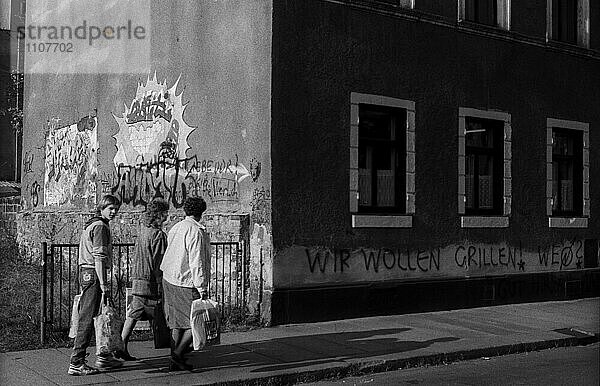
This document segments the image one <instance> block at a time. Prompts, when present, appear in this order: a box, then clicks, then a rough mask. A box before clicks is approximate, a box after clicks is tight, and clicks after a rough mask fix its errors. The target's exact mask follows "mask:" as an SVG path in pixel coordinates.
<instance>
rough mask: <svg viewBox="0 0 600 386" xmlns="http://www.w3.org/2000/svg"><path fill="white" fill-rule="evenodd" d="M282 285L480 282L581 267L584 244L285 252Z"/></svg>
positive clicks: (279, 269) (280, 275)
mask: <svg viewBox="0 0 600 386" xmlns="http://www.w3.org/2000/svg"><path fill="white" fill-rule="evenodd" d="M277 258H278V259H279V260H280V262H281V264H279V265H278V267H277V268H276V269H277V273H276V274H275V276H276V278H277V279H278V280H280V283H284V284H285V285H298V286H302V285H304V284H307V283H308V284H316V283H325V282H353V281H381V280H398V279H414V278H431V277H433V278H435V277H446V278H460V277H481V276H493V275H504V274H515V273H532V272H548V271H563V270H573V269H581V268H583V261H584V255H583V241H582V240H578V239H574V240H565V241H563V242H560V243H554V244H552V245H539V246H536V247H535V248H532V249H525V248H523V247H522V246H521V245H520V244H519V245H518V246H512V245H507V244H498V245H496V244H470V243H464V244H459V245H451V246H446V247H443V248H431V249H411V248H377V249H373V248H358V249H350V248H341V249H329V248H322V247H309V248H305V247H300V246H294V247H291V248H289V249H288V250H287V251H286V252H284V253H282V255H281V256H278V257H277Z"/></svg>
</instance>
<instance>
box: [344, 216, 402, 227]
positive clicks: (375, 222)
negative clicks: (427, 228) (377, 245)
mask: <svg viewBox="0 0 600 386" xmlns="http://www.w3.org/2000/svg"><path fill="white" fill-rule="evenodd" d="M352 228H412V216H410V215H402V216H383V215H381V216H378V215H365V214H353V215H352Z"/></svg>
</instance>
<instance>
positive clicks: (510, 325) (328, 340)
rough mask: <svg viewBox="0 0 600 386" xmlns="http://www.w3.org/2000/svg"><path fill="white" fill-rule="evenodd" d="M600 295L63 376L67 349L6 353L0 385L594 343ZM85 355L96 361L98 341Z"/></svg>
mask: <svg viewBox="0 0 600 386" xmlns="http://www.w3.org/2000/svg"><path fill="white" fill-rule="evenodd" d="M599 313H600V298H588V299H578V300H570V301H554V302H543V303H524V304H511V305H502V306H494V307H482V308H472V309H461V310H452V311H440V312H427V313H420V314H406V315H392V316H377V317H370V318H360V319H346V320H338V321H330V322H321V323H307V324H292V325H285V326H277V327H270V328H261V329H256V330H252V331H248V332H232V333H224V334H223V335H222V337H221V344H220V345H218V346H213V347H210V348H208V349H207V350H205V351H201V352H194V353H192V354H191V357H190V361H189V362H190V363H192V364H193V365H194V369H193V370H192V371H178V372H168V371H167V366H168V362H169V350H168V349H161V350H155V349H154V348H153V343H152V342H151V341H146V342H131V343H130V345H129V348H130V352H131V354H132V355H134V356H136V357H138V360H137V361H134V362H126V363H125V365H124V366H123V367H122V368H120V369H118V370H115V371H111V372H104V373H101V374H98V375H91V376H81V377H75V376H70V375H68V374H67V369H68V364H69V356H70V353H71V349H69V348H58V349H43V350H32V351H18V352H9V353H2V354H0V384H1V385H81V384H100V383H102V384H111V383H121V382H124V383H125V382H126V383H127V384H128V385H161V384H174V385H263V384H265V385H266V384H268V385H287V384H295V383H298V382H310V381H318V380H322V379H330V378H335V377H345V376H353V375H362V374H368V373H375V372H382V371H387V370H398V369H402V368H407V367H415V366H423V365H436V364H440V363H448V362H453V361H459V360H467V359H474V358H481V357H493V356H497V355H506V354H513V353H518V352H527V351H534V350H542V349H547V348H551V347H560V346H574V345H585V344H590V343H594V342H597V341H598V337H599V330H600V318H599ZM88 351H90V352H91V354H90V356H89V357H88V362H89V363H90V364H93V362H94V360H95V357H94V354H93V353H94V351H95V350H94V348H93V347H92V348H90V349H89V350H88Z"/></svg>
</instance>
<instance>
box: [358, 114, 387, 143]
mask: <svg viewBox="0 0 600 386" xmlns="http://www.w3.org/2000/svg"><path fill="white" fill-rule="evenodd" d="M358 128H359V136H360V137H362V138H373V139H391V138H392V122H391V117H390V115H389V114H388V113H386V112H384V111H376V110H366V111H365V112H364V114H361V116H360V123H359V126H358Z"/></svg>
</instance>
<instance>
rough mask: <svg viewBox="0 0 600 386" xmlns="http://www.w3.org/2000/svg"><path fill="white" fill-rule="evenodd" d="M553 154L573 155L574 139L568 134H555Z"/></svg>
mask: <svg viewBox="0 0 600 386" xmlns="http://www.w3.org/2000/svg"><path fill="white" fill-rule="evenodd" d="M552 152H553V153H554V154H560V155H573V138H572V137H570V136H569V135H567V134H558V133H555V134H554V145H553V146H552Z"/></svg>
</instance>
